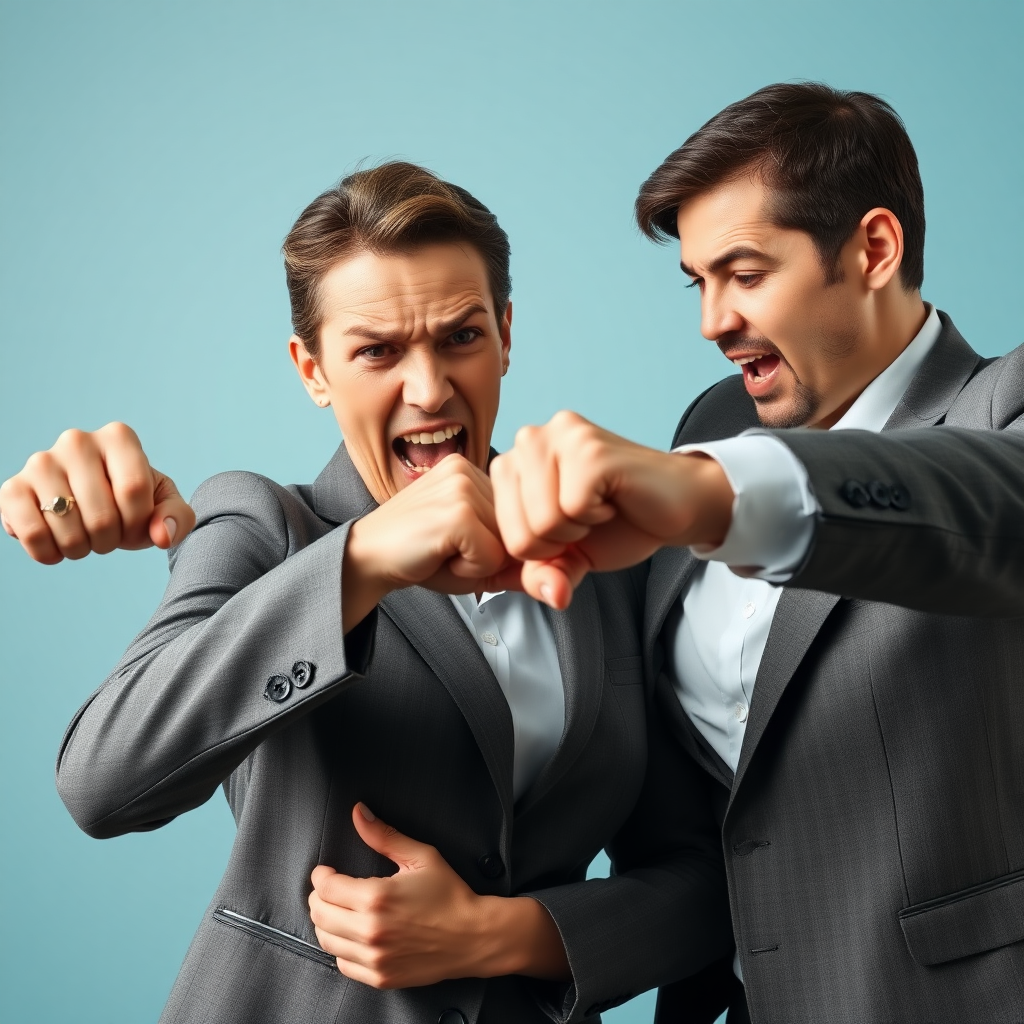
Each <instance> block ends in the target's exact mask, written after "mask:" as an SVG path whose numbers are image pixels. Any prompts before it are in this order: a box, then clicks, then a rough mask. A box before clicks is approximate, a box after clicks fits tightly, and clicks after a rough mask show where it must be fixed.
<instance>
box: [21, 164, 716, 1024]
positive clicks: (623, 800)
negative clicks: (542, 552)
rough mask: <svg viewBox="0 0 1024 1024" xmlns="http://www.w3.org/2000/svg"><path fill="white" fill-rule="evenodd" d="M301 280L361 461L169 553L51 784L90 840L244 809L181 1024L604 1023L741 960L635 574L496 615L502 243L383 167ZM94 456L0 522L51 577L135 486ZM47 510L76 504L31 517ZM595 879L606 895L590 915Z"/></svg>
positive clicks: (330, 205) (506, 340) (176, 1001)
mask: <svg viewBox="0 0 1024 1024" xmlns="http://www.w3.org/2000/svg"><path fill="white" fill-rule="evenodd" d="M284 251H285V261H286V266H287V272H288V285H289V291H290V294H291V299H292V313H293V323H294V326H295V335H294V336H293V337H292V339H291V342H290V351H291V354H292V358H293V360H294V362H295V365H296V367H297V369H298V372H299V374H300V377H301V378H302V381H303V384H304V385H305V387H306V389H307V390H308V392H309V393H310V395H311V397H312V398H313V399H314V401H316V402H317V404H319V405H321V406H326V405H331V406H333V408H334V410H335V415H336V417H337V419H338V422H339V425H340V427H341V430H342V433H343V435H344V438H345V442H344V443H343V444H342V446H341V447H340V448H339V449H338V451H337V453H336V454H335V456H334V457H333V458H332V460H331V461H330V463H329V464H328V465H327V467H326V468H325V469H324V471H323V472H322V473H321V474H320V476H319V477H318V478H317V480H316V481H315V482H314V483H313V484H312V485H299V486H289V487H283V486H280V485H278V484H276V483H274V482H272V481H270V480H268V479H266V478H264V477H261V476H258V475H256V474H252V473H226V474H222V475H220V476H217V477H214V478H213V479H212V480H209V481H207V482H206V483H205V484H203V485H202V486H201V487H200V488H199V490H198V491H197V492H196V494H195V496H194V498H193V506H194V510H195V516H196V526H195V529H194V530H193V531H192V532H191V533H190V534H189V536H187V537H186V538H185V539H183V540H181V534H182V533H184V532H185V530H186V528H187V526H188V524H187V523H175V522H173V521H172V522H170V523H166V522H165V523H164V525H163V526H156V527H155V530H156V532H157V533H158V532H159V530H161V529H166V530H167V531H168V532H169V533H170V534H172V535H173V533H174V530H175V528H176V527H177V531H178V539H179V541H180V543H179V544H178V546H177V547H175V548H173V549H172V551H171V556H170V561H171V578H170V582H169V584H168V588H167V591H166V593H165V595H164V598H163V600H162V601H161V603H160V606H159V607H158V609H157V610H156V612H155V614H154V615H153V618H152V619H151V620H150V622H149V624H148V625H147V626H146V628H145V629H144V630H143V631H142V633H141V634H140V635H139V636H138V637H137V638H136V639H135V640H134V641H133V642H132V644H131V646H130V647H129V648H128V650H127V652H126V653H125V655H124V657H123V658H122V659H121V661H120V663H119V664H118V666H117V667H116V668H115V669H114V671H113V672H112V674H111V675H110V677H109V678H108V679H107V680H106V681H105V682H104V684H103V685H102V686H101V687H100V689H99V690H97V691H96V693H94V694H93V695H92V697H91V698H90V699H89V700H88V701H87V703H86V704H85V705H84V707H83V708H82V709H81V710H80V711H79V712H78V714H77V715H76V716H75V719H74V721H73V722H72V723H71V725H70V727H69V729H68V731H67V734H66V735H65V738H64V742H63V744H62V746H61V750H60V754H59V759H58V768H57V782H58V788H59V791H60V794H61V796H62V798H63V799H64V801H65V803H66V804H67V806H68V809H69V810H70V811H71V813H72V815H73V816H74V818H75V820H76V821H77V822H78V824H79V825H80V826H81V827H82V828H83V829H85V830H86V831H87V832H88V833H89V834H91V835H94V836H97V837H107V836H113V835H118V834H122V833H125V832H129V831H144V830H147V829H153V828H157V827H159V826H161V825H163V824H166V823H167V822H168V821H170V820H171V819H172V818H174V817H175V816H176V815H178V814H181V813H182V812H184V811H187V810H189V809H191V808H193V807H196V806H198V805H199V804H201V803H202V802H204V801H205V800H207V799H208V798H209V797H210V796H211V795H212V793H213V792H214V790H215V789H216V788H217V786H218V785H223V788H224V791H225V793H226V795H227V798H228V801H229V803H230V805H231V809H232V812H233V814H234V817H235V820H236V822H237V828H238V831H237V838H236V840H235V843H234V847H233V850H232V853H231V858H230V861H229V864H228V867H227V871H226V873H225V875H224V878H223V880H222V882H221V883H220V886H219V887H218V889H217V892H216V894H215V895H214V898H213V900H212V902H211V904H210V908H209V911H208V912H207V914H206V915H205V916H204V918H203V920H202V923H201V924H200V926H199V930H198V932H197V934H196V937H195V939H194V941H193V943H192V946H191V948H190V950H189V953H188V956H187V959H186V961H185V963H184V965H183V967H182V969H181V972H180V974H179V976H178V980H177V982H176V984H175V986H174V989H173V991H172V993H171V996H170V1000H169V1002H168V1005H167V1008H166V1010H165V1012H164V1015H163V1017H162V1020H163V1021H166V1022H172V1021H173V1022H178V1021H181V1022H185V1021H189V1022H193V1021H195V1022H199V1021H210V1022H218V1024H224V1022H235V1021H237V1022H239V1024H257V1022H261V1021H265V1022H267V1024H287V1022H296V1024H297V1022H311V1021H345V1022H353V1024H354V1022H359V1024H364V1022H368V1021H388V1022H410V1024H411V1022H413V1021H417V1022H419V1021H423V1022H428V1021H429V1022H434V1021H437V1022H439V1024H460V1022H476V1021H481V1022H488V1024H495V1022H509V1024H512V1022H515V1024H523V1022H530V1021H537V1022H540V1021H545V1020H554V1021H558V1022H562V1021H570V1020H572V1021H577V1020H591V1021H592V1020H596V1019H597V1015H598V1014H599V1013H600V1011H601V1010H602V1009H605V1008H607V1007H609V1006H612V1005H615V1004H617V1003H619V1002H622V1001H624V1000H626V999H628V998H630V997H631V996H632V995H634V994H635V993H637V992H639V991H642V990H644V989H646V988H649V987H652V986H654V985H657V984H662V983H666V982H669V981H672V980H674V979H676V978H680V977H682V976H685V975H687V974H690V973H693V972H695V971H697V970H701V969H703V968H704V967H705V966H706V965H707V964H710V963H712V962H714V961H717V960H720V959H721V958H722V957H723V956H724V955H725V954H727V953H728V951H729V949H730V944H731V938H730V935H729V933H728V913H727V910H726V897H725V886H724V878H723V873H722V866H721V857H720V853H719V851H718V839H717V837H716V832H715V827H714V821H713V818H712V816H711V813H710V805H709V800H708V793H707V789H708V782H707V780H706V779H705V778H703V777H702V775H701V773H700V772H699V771H698V770H697V769H696V766H695V765H693V764H692V763H691V762H690V761H689V760H688V759H687V758H686V757H685V755H683V754H681V753H678V752H677V751H676V750H675V749H674V748H673V747H672V745H671V744H670V743H669V742H667V740H666V739H665V738H664V736H663V732H662V727H661V725H660V723H659V722H658V721H657V720H656V719H649V717H648V715H647V712H646V707H647V701H646V697H645V687H644V685H643V678H642V670H641V648H640V623H641V615H642V599H643V593H644V578H643V570H642V569H640V570H636V571H633V572H630V573H618V574H606V575H596V576H592V577H588V578H587V580H586V581H585V582H584V583H583V584H582V585H581V587H580V589H579V590H578V591H577V593H576V595H575V598H574V600H573V603H572V606H571V608H569V609H568V610H565V611H553V610H552V609H550V608H545V607H544V606H542V605H539V604H537V603H536V602H533V601H532V600H531V599H530V598H528V597H526V596H525V595H523V594H521V593H517V592H513V591H509V592H508V593H498V594H496V595H495V594H494V592H495V591H500V590H501V589H502V588H503V587H505V586H506V585H509V584H510V583H511V582H512V581H513V580H514V579H515V577H516V575H517V571H518V570H517V567H516V566H514V565H509V564H508V560H507V556H506V555H505V552H504V549H503V547H502V545H501V542H500V540H499V539H498V531H497V526H496V524H495V521H494V512H493V507H492V503H491V496H490V484H489V481H488V478H487V476H486V474H485V470H486V467H487V463H488V461H489V458H490V454H491V453H490V448H489V439H490V433H491V429H492V426H493V423H494V417H495V415H496V412H497V403H498V392H499V385H500V379H501V376H502V375H503V374H504V372H505V370H506V369H507V367H508V354H509V346H510V333H509V325H510V321H511V305H510V304H509V303H508V295H509V290H510V280H509V276H508V243H507V239H506V237H505V235H504V232H503V231H502V230H501V228H500V227H499V226H498V224H497V222H496V221H495V219H494V217H493V216H492V215H491V214H490V213H489V211H487V209H486V208H485V207H483V206H482V205H481V204H480V203H479V202H478V201H477V200H475V199H473V197H472V196H470V195H469V194H468V193H466V192H465V191H464V190H462V189H459V188H457V187H455V186H452V185H450V184H448V183H445V182H442V181H440V180H438V179H436V178H435V177H434V176H433V175H431V174H429V172H426V171H424V170H422V169H421V168H417V167H414V166H412V165H409V164H400V163H394V164H386V165H384V166H382V167H379V168H376V169H374V170H369V171H361V172H359V173H357V174H354V175H352V176H350V177H348V178H346V179H344V180H343V181H342V182H341V183H340V185H339V186H338V187H337V188H336V189H332V190H331V191H329V192H327V193H324V195H323V196H321V197H319V198H318V199H317V200H316V201H314V203H312V204H311V205H310V206H309V207H308V208H307V210H306V211H305V212H304V213H303V214H302V215H301V216H300V218H299V220H298V222H297V223H296V225H295V227H294V228H293V229H292V232H291V233H290V234H289V236H288V239H287V240H286V242H285V250H284ZM103 444H106V445H108V446H112V447H113V448H118V451H119V454H118V455H117V457H109V456H110V452H107V456H108V457H107V458H106V459H105V460H100V459H99V458H95V457H92V456H90V455H89V454H88V453H89V452H92V453H93V455H95V452H96V450H97V446H99V445H103ZM90 446H91V447H90ZM133 446H135V447H133ZM72 447H73V448H74V451H75V453H76V454H74V455H69V454H68V452H69V448H68V445H67V442H66V441H65V448H64V449H60V448H59V447H58V448H55V449H54V453H55V454H51V456H50V458H49V460H46V459H44V460H38V459H37V460H35V461H34V462H33V463H32V467H33V468H32V469H31V470H30V469H28V468H27V469H26V470H25V471H23V473H22V474H19V478H18V479H17V480H16V481H15V485H14V486H13V487H11V486H8V487H7V488H6V490H5V499H4V505H3V513H4V518H5V520H6V522H7V524H8V526H9V528H10V529H11V531H12V532H17V533H18V534H19V535H20V536H22V537H28V536H29V535H30V534H31V536H33V537H37V536H38V535H39V529H38V527H39V523H36V522H35V520H33V519H32V518H31V517H32V516H35V517H37V518H38V519H39V520H40V521H41V522H42V523H43V525H44V526H45V528H46V530H47V531H48V536H49V537H50V542H51V543H52V544H53V545H54V546H55V548H56V549H57V550H58V551H65V550H67V551H70V550H77V551H80V550H81V546H82V545H83V544H85V545H88V544H89V543H90V542H91V541H90V537H91V536H92V535H91V533H90V529H91V527H92V526H93V525H94V524H95V523H96V522H98V521H99V520H100V519H102V518H103V513H104V512H107V513H109V512H110V508H109V507H108V508H104V507H103V506H104V502H106V504H107V505H108V506H110V505H112V506H114V508H115V510H117V502H118V498H117V497H115V495H117V494H119V493H120V488H119V486H118V483H117V481H116V480H114V479H113V474H114V472H115V469H108V468H107V467H116V466H118V465H126V464H128V463H130V462H132V460H134V464H136V465H138V464H139V460H140V459H142V456H141V450H139V449H137V445H136V442H135V441H134V435H132V434H131V433H130V432H129V431H125V430H123V429H122V430H115V431H113V432H111V431H107V433H106V434H105V435H103V437H100V438H97V437H92V438H89V437H86V436H84V435H76V442H75V444H74V445H73V446H72ZM83 453H85V454H83ZM74 459H79V460H80V461H79V462H78V463H77V464H76V465H75V467H74V470H73V472H71V471H69V467H70V465H71V462H72V461H73V460H74ZM90 459H91V461H90ZM428 470H429V472H428ZM108 474H109V477H108ZM69 476H70V477H71V479H73V480H75V482H76V490H75V491H72V489H71V486H70V484H69V483H68V477H69ZM86 479H88V480H89V481H90V483H89V486H88V487H83V486H82V481H83V480H86ZM53 494H59V495H64V496H68V497H72V496H73V497H75V498H76V501H75V502H67V503H65V504H64V505H62V506H60V508H61V509H63V511H64V514H63V515H59V514H58V513H57V510H55V509H53V508H50V509H48V510H42V511H40V510H39V508H40V505H41V504H43V503H45V502H47V501H48V499H49V496H51V495H53ZM157 498H158V502H157V504H158V505H159V495H157ZM152 508H153V504H152V502H151V503H150V506H149V509H150V512H151V511H152ZM119 511H120V512H121V514H122V517H123V509H121V510H119ZM147 514H148V513H147ZM178 517H179V519H180V518H181V513H179V516H178ZM93 532H95V531H93ZM76 546H77V547H76ZM50 560H52V558H51V559H50ZM464 592H468V594H467V596H463V597H456V598H452V597H450V596H448V595H449V594H462V593H464ZM474 593H476V594H477V595H478V597H477V598H474V597H473V596H472V595H473V594H474ZM481 594H482V595H483V597H482V598H481V597H480V595H481ZM378 816H379V817H378ZM385 822H386V823H387V824H385ZM602 847H605V848H606V849H607V850H608V851H609V854H610V856H611V858H612V862H613V866H614V869H615V871H614V875H613V877H611V878H609V879H600V880H589V881H588V880H586V878H585V876H586V869H587V865H588V864H589V863H590V861H591V860H592V859H593V857H594V855H595V854H596V853H597V852H598V850H600V849H601V848H602ZM396 867H397V870H396ZM693 1019H694V1020H700V1019H702V1018H701V1016H700V1014H699V1012H698V1011H697V1010H696V1008H695V1013H694V1017H693Z"/></svg>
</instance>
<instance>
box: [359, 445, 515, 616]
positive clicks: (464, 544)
mask: <svg viewBox="0 0 1024 1024" xmlns="http://www.w3.org/2000/svg"><path fill="white" fill-rule="evenodd" d="M493 502H494V498H493V494H492V490H491V481H490V479H489V478H488V477H487V475H486V474H485V473H484V472H483V471H482V470H480V469H478V468H477V467H476V466H474V465H473V464H472V463H471V462H470V461H469V460H468V459H465V458H463V457H462V456H461V455H449V456H447V457H446V458H444V459H442V460H441V461H440V462H439V463H438V464H437V465H436V466H434V468H433V469H431V470H430V472H429V473H424V474H423V475H422V476H421V477H420V478H419V479H417V480H414V481H413V482H412V483H411V484H409V485H408V486H406V487H404V488H402V490H400V491H399V492H398V493H397V494H395V496H394V497H392V498H389V499H388V500H387V501H385V502H384V504H383V505H380V506H379V507H378V508H376V509H374V511H373V512H371V513H370V514H369V515H366V516H364V517H363V518H362V519H360V520H358V521H357V522H355V523H353V524H352V528H351V530H350V532H349V536H348V543H347V544H346V547H345V557H344V562H343V564H342V625H343V628H344V630H345V632H346V633H347V632H348V631H349V630H351V629H352V628H353V627H354V626H355V625H356V624H357V623H359V622H360V621H361V620H362V619H363V618H365V617H366V616H367V615H368V614H369V613H370V611H371V610H372V609H373V608H374V606H375V605H376V604H377V603H378V601H380V599H381V598H382V597H384V596H385V595H386V594H388V593H390V592H391V591H392V590H398V589H401V588H402V587H410V586H421V587H427V588H429V589H431V590H438V591H441V592H443V593H446V594H466V593H470V592H481V591H485V590H486V591H498V590H509V589H519V588H520V583H519V577H520V571H521V567H520V565H519V564H518V563H517V562H513V561H512V560H511V559H509V557H508V555H507V553H506V551H505V548H504V546H503V545H502V543H501V540H500V538H499V535H498V523H497V520H496V518H495V515H494V503H493Z"/></svg>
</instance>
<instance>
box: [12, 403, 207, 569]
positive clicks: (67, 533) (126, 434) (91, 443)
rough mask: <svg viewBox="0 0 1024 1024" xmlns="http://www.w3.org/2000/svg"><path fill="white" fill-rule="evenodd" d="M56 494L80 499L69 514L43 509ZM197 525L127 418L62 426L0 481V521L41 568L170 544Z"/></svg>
mask: <svg viewBox="0 0 1024 1024" xmlns="http://www.w3.org/2000/svg"><path fill="white" fill-rule="evenodd" d="M58 495H63V496H73V497H74V499H75V504H74V506H73V507H72V508H71V509H70V510H69V511H68V512H67V513H66V514H65V515H63V516H57V515H55V514H53V513H52V512H42V511H41V510H40V506H41V505H44V504H46V503H48V502H50V501H52V500H53V499H54V498H55V497H56V496H58ZM195 522H196V517H195V514H194V513H193V512H192V509H191V508H190V507H189V505H188V504H187V503H186V502H185V500H184V499H183V498H182V497H181V495H180V494H179V493H178V489H177V488H176V487H175V486H174V481H173V480H171V478H170V477H169V476H166V475H165V474H163V473H161V472H159V470H156V469H154V468H153V467H152V466H150V464H149V460H148V459H147V458H146V455H145V453H144V452H143V450H142V446H141V445H140V444H139V439H138V437H137V436H136V434H135V431H134V430H132V429H131V427H128V426H125V424H123V423H108V424H107V425H106V426H105V427H102V428H100V429H99V430H96V431H92V432H86V431H82V430H65V431H64V433H62V434H61V435H60V437H59V438H57V442H56V444H54V446H53V447H52V448H50V449H49V450H48V451H43V452H36V453H35V454H34V455H32V456H31V457H30V458H29V459H28V461H27V462H26V463H25V467H24V469H22V470H21V472H19V473H16V474H15V475H14V476H12V477H11V478H10V479H9V480H5V481H4V483H3V485H2V486H0V523H2V525H3V528H4V530H5V531H6V532H7V534H8V535H9V536H11V537H14V538H15V539H16V540H18V541H19V542H20V543H21V546H22V547H23V548H24V549H25V551H26V552H27V553H28V555H29V557H31V558H33V559H35V561H37V562H42V563H43V564H44V565H55V564H56V563H57V562H60V561H62V560H63V559H65V558H72V559H77V558H84V557H85V556H86V555H88V554H89V553H90V552H96V554H100V555H103V554H107V553H108V552H110V551H113V550H114V549H115V548H122V549H124V550H128V551H136V550H139V549H140V548H148V547H152V546H153V545H155V546H156V547H158V548H169V547H170V546H171V545H172V544H174V543H175V542H176V541H179V542H180V541H181V540H182V539H183V538H184V537H185V536H186V535H187V534H188V533H189V532H190V531H191V530H192V528H193V526H195Z"/></svg>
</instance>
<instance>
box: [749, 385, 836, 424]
mask: <svg viewBox="0 0 1024 1024" xmlns="http://www.w3.org/2000/svg"><path fill="white" fill-rule="evenodd" d="M820 404H821V403H820V402H819V401H818V398H817V396H816V395H815V394H813V393H812V392H811V390H810V389H809V388H807V387H806V386H805V385H804V384H803V383H802V382H800V381H797V387H796V394H794V395H764V396H763V397H759V398H755V399H754V405H755V407H756V408H757V418H758V419H759V420H760V421H761V426H763V427H768V428H769V429H770V430H788V429H790V428H791V427H806V426H807V425H808V424H809V423H812V422H813V421H814V416H815V413H816V412H817V410H818V407H819V405H820Z"/></svg>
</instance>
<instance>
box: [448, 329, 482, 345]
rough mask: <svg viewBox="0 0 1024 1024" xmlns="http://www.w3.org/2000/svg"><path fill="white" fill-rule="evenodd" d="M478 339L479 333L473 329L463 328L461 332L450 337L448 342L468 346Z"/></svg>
mask: <svg viewBox="0 0 1024 1024" xmlns="http://www.w3.org/2000/svg"><path fill="white" fill-rule="evenodd" d="M479 337H480V332H479V331H478V330H477V329H476V328H475V327H463V328H462V330H461V331H456V332H455V333H454V334H452V335H450V336H449V340H450V341H454V342H455V344H456V345H468V344H469V343H470V342H473V341H476V339H477V338H479Z"/></svg>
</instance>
